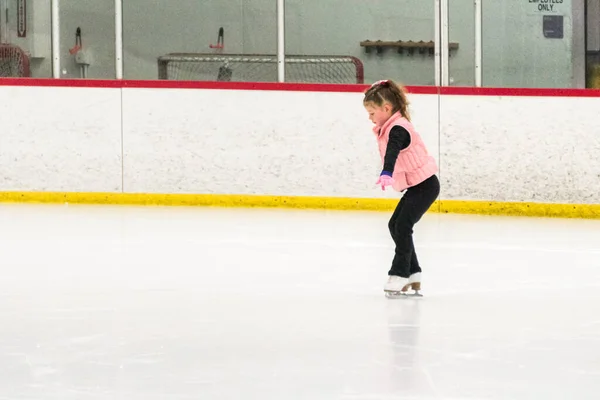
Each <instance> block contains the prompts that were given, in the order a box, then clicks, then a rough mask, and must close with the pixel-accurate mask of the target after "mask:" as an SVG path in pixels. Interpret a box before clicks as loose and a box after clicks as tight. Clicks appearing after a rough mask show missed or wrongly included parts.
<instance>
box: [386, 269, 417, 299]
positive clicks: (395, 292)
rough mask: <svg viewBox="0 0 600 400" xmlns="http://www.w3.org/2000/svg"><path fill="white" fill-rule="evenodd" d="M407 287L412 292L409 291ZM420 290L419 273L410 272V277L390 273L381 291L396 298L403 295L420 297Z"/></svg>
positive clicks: (389, 296)
mask: <svg viewBox="0 0 600 400" xmlns="http://www.w3.org/2000/svg"><path fill="white" fill-rule="evenodd" d="M409 289H412V290H413V292H412V293H409V292H408V291H409ZM420 290H421V273H420V272H419V273H416V274H412V275H411V276H410V278H402V277H400V276H395V275H390V277H389V278H388V281H387V283H386V284H385V286H384V288H383V291H384V292H385V296H386V297H388V298H392V299H396V298H403V297H422V295H421V293H419V291H420Z"/></svg>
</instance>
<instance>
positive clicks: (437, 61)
mask: <svg viewBox="0 0 600 400" xmlns="http://www.w3.org/2000/svg"><path fill="white" fill-rule="evenodd" d="M433 11H434V17H433V24H434V40H433V42H434V46H435V47H434V63H435V86H438V87H439V86H440V85H441V83H442V81H441V77H442V73H441V71H440V66H441V54H440V49H441V48H442V47H441V45H440V0H435V1H434V10H433Z"/></svg>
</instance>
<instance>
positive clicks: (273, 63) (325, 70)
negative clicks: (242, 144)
mask: <svg viewBox="0 0 600 400" xmlns="http://www.w3.org/2000/svg"><path fill="white" fill-rule="evenodd" d="M158 79H167V80H184V81H231V82H277V56H275V55H245V54H203V53H171V54H167V55H165V56H162V57H159V59H158ZM285 81H286V82H295V83H363V82H364V73H363V64H362V62H361V61H360V60H359V59H358V58H356V57H351V56H300V55H286V56H285Z"/></svg>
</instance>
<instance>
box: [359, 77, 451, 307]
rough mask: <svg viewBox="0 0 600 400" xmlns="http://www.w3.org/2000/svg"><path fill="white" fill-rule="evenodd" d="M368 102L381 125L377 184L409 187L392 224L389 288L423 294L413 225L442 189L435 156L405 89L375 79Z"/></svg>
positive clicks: (371, 115) (371, 116)
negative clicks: (410, 109) (416, 125)
mask: <svg viewBox="0 0 600 400" xmlns="http://www.w3.org/2000/svg"><path fill="white" fill-rule="evenodd" d="M363 105H364V107H365V109H366V110H367V112H368V113H369V119H370V120H371V122H373V123H374V124H375V127H374V128H373V132H374V133H375V136H376V138H377V143H378V145H379V153H380V154H381V160H382V162H383V170H382V172H381V175H380V176H379V179H378V180H377V184H378V185H381V189H383V190H385V188H386V187H388V186H392V188H393V189H395V190H397V191H398V192H402V191H404V190H406V192H405V193H404V195H403V196H402V198H401V199H400V202H399V203H398V205H397V206H396V209H395V211H394V213H393V214H392V217H391V219H390V221H389V224H388V227H389V230H390V234H391V235H392V239H393V240H394V243H395V244H396V252H395V256H394V259H393V260H392V267H391V269H390V270H389V272H388V276H389V278H388V281H387V283H386V284H385V286H384V289H383V290H384V291H385V293H386V295H387V296H388V297H392V296H396V295H408V294H409V293H408V290H409V289H411V288H412V290H414V292H413V293H412V294H413V295H417V296H420V293H419V290H420V289H421V267H420V266H419V261H418V260H417V254H416V252H415V246H414V243H413V226H414V225H415V224H416V223H417V222H418V221H419V220H420V219H421V217H422V216H423V214H425V212H426V211H427V210H428V209H429V207H430V206H431V204H433V202H434V201H435V199H436V198H437V196H438V195H439V193H440V182H439V180H438V178H437V176H436V173H437V171H438V168H437V164H436V162H435V159H434V158H433V157H432V156H430V155H429V153H428V152H427V148H426V147H425V144H424V143H423V140H422V139H421V136H420V135H419V134H418V133H417V131H416V130H415V128H414V127H413V125H412V123H411V122H410V114H409V112H408V101H407V99H406V93H405V91H404V89H403V88H402V87H401V86H399V85H398V84H396V83H395V82H393V81H391V80H383V81H378V82H375V83H374V84H373V85H372V86H371V87H370V88H369V89H368V90H367V91H366V92H365V97H364V100H363Z"/></svg>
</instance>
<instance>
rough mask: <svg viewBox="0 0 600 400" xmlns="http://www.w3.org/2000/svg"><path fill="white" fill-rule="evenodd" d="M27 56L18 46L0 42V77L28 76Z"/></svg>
mask: <svg viewBox="0 0 600 400" xmlns="http://www.w3.org/2000/svg"><path fill="white" fill-rule="evenodd" d="M29 76H30V71H29V57H28V56H27V54H25V52H24V51H23V50H22V49H21V48H20V47H18V46H15V45H12V44H0V78H19V77H29Z"/></svg>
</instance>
